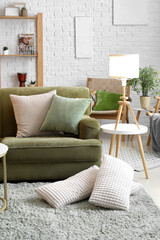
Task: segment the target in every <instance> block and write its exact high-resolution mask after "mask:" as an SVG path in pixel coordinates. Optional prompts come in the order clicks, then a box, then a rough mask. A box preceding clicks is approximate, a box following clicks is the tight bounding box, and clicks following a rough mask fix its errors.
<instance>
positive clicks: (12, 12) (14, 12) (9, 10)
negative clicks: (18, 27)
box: [5, 7, 20, 17]
mask: <svg viewBox="0 0 160 240" xmlns="http://www.w3.org/2000/svg"><path fill="white" fill-rule="evenodd" d="M19 14H20V10H19V8H18V7H6V8H5V16H13V17H18V16H19Z"/></svg>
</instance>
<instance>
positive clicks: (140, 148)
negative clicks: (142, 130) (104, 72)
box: [136, 135, 149, 179]
mask: <svg viewBox="0 0 160 240" xmlns="http://www.w3.org/2000/svg"><path fill="white" fill-rule="evenodd" d="M136 136H137V141H138V146H139V150H140V154H141V158H142V163H143V167H144V172H145V175H146V178H147V179H148V178H149V177H148V170H147V166H146V159H145V156H144V150H143V145H142V140H141V136H140V135H136Z"/></svg>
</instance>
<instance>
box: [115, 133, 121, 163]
mask: <svg viewBox="0 0 160 240" xmlns="http://www.w3.org/2000/svg"><path fill="white" fill-rule="evenodd" d="M120 140H121V135H117V146H116V158H118V157H119V148H120Z"/></svg>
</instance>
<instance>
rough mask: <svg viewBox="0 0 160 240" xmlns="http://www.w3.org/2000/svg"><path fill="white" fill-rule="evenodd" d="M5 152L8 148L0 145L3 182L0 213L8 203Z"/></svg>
mask: <svg viewBox="0 0 160 240" xmlns="http://www.w3.org/2000/svg"><path fill="white" fill-rule="evenodd" d="M7 151H8V147H7V146H6V145H5V144H3V143H0V158H2V162H3V182H4V198H2V197H0V200H2V201H3V207H2V208H0V213H1V212H3V211H4V210H5V209H7V208H8V203H7V168H6V154H7Z"/></svg>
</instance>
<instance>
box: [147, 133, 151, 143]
mask: <svg viewBox="0 0 160 240" xmlns="http://www.w3.org/2000/svg"><path fill="white" fill-rule="evenodd" d="M150 142H151V134H150V133H149V135H148V140H147V145H149V144H150Z"/></svg>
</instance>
